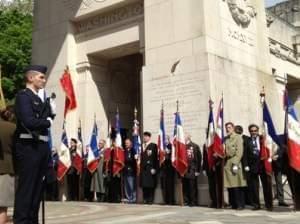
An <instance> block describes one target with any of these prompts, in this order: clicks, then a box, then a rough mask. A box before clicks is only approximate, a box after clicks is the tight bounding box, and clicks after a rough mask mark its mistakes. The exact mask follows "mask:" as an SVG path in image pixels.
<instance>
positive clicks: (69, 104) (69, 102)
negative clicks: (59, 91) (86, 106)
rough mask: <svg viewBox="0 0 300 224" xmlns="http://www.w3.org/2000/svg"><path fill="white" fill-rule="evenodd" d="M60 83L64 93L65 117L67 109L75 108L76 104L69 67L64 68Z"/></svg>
mask: <svg viewBox="0 0 300 224" xmlns="http://www.w3.org/2000/svg"><path fill="white" fill-rule="evenodd" d="M60 84H61V86H62V88H63V90H64V92H65V94H66V101H65V110H64V117H66V114H67V113H68V111H69V110H73V109H75V108H76V106H77V103H76V97H75V92H74V88H73V83H72V79H71V75H70V72H69V69H66V70H65V72H64V74H63V75H62V77H61V79H60Z"/></svg>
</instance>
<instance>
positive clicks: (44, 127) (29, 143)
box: [14, 65, 55, 224]
mask: <svg viewBox="0 0 300 224" xmlns="http://www.w3.org/2000/svg"><path fill="white" fill-rule="evenodd" d="M46 71H47V67H46V66H41V65H35V66H29V67H28V68H27V69H26V70H25V80H26V88H25V89H23V90H21V91H20V92H19V93H18V94H17V97H16V106H15V110H16V118H17V129H16V133H15V137H16V139H15V142H16V147H15V159H16V162H15V163H16V168H17V175H18V177H19V179H18V186H17V190H16V197H15V209H14V223H15V224H25V223H26V224H27V223H33V224H37V223H38V214H39V208H40V201H41V198H42V188H43V179H44V177H45V175H46V172H47V166H48V160H49V158H50V149H49V145H48V141H49V138H48V128H49V127H50V126H51V125H52V122H53V119H54V116H55V105H54V104H53V103H52V102H51V101H50V102H49V101H48V100H46V101H45V102H43V101H42V100H41V99H40V98H39V96H38V91H39V89H42V88H44V87H45V83H46V76H45V73H46Z"/></svg>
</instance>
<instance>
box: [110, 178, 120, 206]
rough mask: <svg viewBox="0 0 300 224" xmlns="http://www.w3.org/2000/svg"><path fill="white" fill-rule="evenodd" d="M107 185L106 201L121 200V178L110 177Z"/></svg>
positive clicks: (114, 201) (115, 201)
mask: <svg viewBox="0 0 300 224" xmlns="http://www.w3.org/2000/svg"><path fill="white" fill-rule="evenodd" d="M108 186H109V188H108V202H112V203H119V202H121V178H120V177H111V178H110V180H109V182H108Z"/></svg>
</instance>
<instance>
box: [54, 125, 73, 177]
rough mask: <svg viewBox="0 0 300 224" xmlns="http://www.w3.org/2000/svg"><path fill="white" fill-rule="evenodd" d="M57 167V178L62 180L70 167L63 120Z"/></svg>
mask: <svg viewBox="0 0 300 224" xmlns="http://www.w3.org/2000/svg"><path fill="white" fill-rule="evenodd" d="M57 154H58V167H57V179H58V180H62V179H63V177H64V176H65V174H66V173H67V171H68V169H69V168H70V167H71V155H70V151H69V147H68V137H67V133H66V130H65V122H64V124H63V132H62V136H61V145H60V148H59V149H58V152H57Z"/></svg>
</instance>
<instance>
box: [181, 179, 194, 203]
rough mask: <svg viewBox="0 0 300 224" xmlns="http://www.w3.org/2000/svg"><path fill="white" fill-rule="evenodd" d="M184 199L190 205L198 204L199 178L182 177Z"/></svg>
mask: <svg viewBox="0 0 300 224" xmlns="http://www.w3.org/2000/svg"><path fill="white" fill-rule="evenodd" d="M182 187H183V199H184V203H185V204H188V205H191V206H193V205H198V197H197V195H198V194H197V193H198V192H197V188H198V186H197V178H196V177H195V178H193V179H192V178H182Z"/></svg>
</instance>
